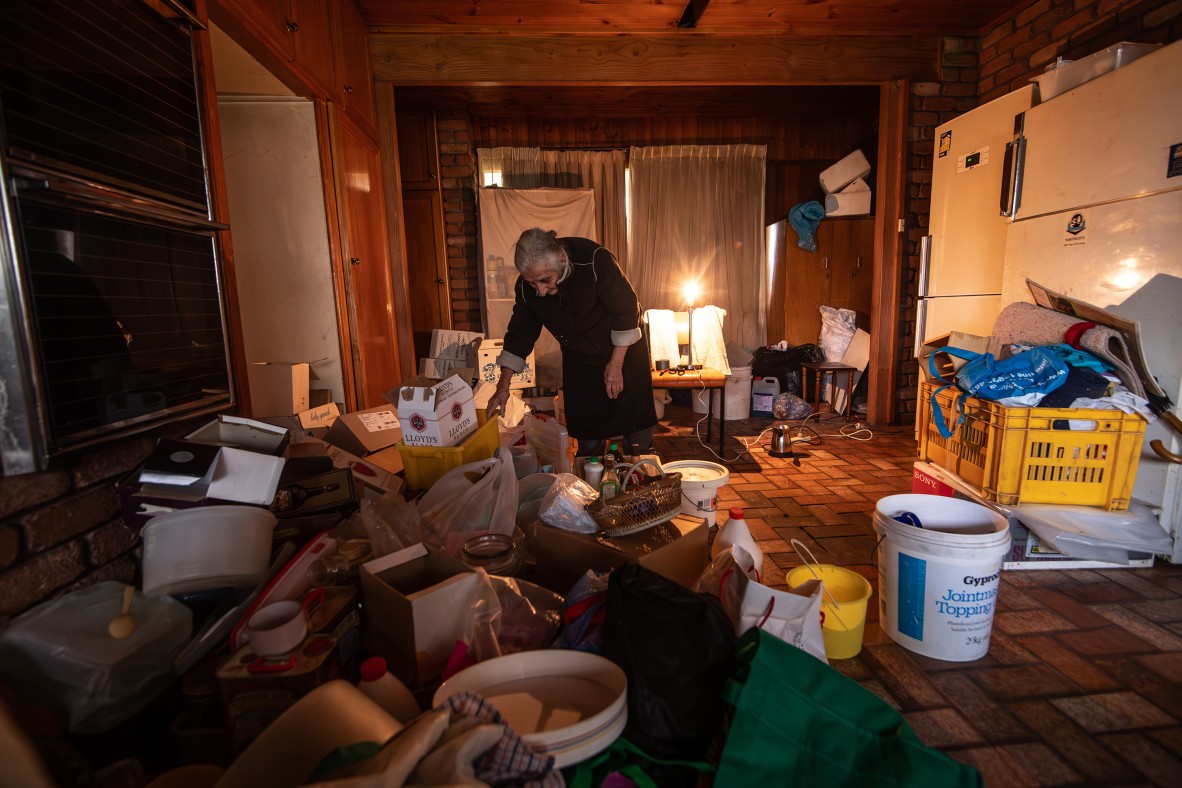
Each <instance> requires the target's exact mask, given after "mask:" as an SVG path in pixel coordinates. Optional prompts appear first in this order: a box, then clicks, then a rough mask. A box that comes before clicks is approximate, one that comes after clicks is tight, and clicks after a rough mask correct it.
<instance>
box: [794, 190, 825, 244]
mask: <svg viewBox="0 0 1182 788" xmlns="http://www.w3.org/2000/svg"><path fill="white" fill-rule="evenodd" d="M824 218H825V206H823V205H821V203H819V202H817V201H816V200H809V201H808V202H801V203H797V204H796V205H794V206H792V210H790V211H788V224H790V225H792V229H793V230H795V231H796V234H797V235H798V236H800V240H799V241H797V242H796V245H797V246H799V247H800V248H801V249H807V250H808V251H810V252H815V251H817V225H819V224H820V223H821V220H822V219H824Z"/></svg>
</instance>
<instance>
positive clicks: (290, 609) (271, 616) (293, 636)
mask: <svg viewBox="0 0 1182 788" xmlns="http://www.w3.org/2000/svg"><path fill="white" fill-rule="evenodd" d="M317 591H319V592H320V593H319V594H317V593H316V592H315V591H314V592H313V593H311V594H309V595H308V596H307V598H305V599H304V601H303V602H296V601H294V600H286V601H283V602H272V603H271V604H269V605H263V606H262V607H260V608H259V609H258V610H256V611H255V612H254V613H253V614H252V615H251V617H250V618H249V619H247V621H246V637H247V639H248V640H250V650H251V651H253V652H254V653H255V655H256V656H259V657H276V656H279V655H280V654H286V653H287V652H289V651H292V650H294V649H296V648H298V647H299V645H300V644H301V643H303V642H304V638H305V637H307V635H308V611H309V609H311V608H312V607H314V606H315V605H316V604H317V603H318V602H319V601H323V597H324V593H323V589H317Z"/></svg>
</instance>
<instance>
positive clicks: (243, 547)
mask: <svg viewBox="0 0 1182 788" xmlns="http://www.w3.org/2000/svg"><path fill="white" fill-rule="evenodd" d="M275 522H276V520H275V515H273V514H271V512H269V511H267V510H266V509H260V508H259V507H256V506H198V507H197V508H195V509H182V510H180V511H175V512H168V513H167V514H158V515H156V516H155V517H153V518H152V519H151V520H149V521H148V524H147V525H145V526H144V528H143V531H142V532H141V535H142V536H143V540H144V593H145V594H180V593H185V592H188V591H203V590H205V589H209V588H247V587H249V586H252V585H255V584H256V583H258V582H259V581H261V580H262V579H263V576H264V575H265V574H266V573H267V566H268V565H269V563H270V560H271V532H272V531H273V530H274V529H275Z"/></svg>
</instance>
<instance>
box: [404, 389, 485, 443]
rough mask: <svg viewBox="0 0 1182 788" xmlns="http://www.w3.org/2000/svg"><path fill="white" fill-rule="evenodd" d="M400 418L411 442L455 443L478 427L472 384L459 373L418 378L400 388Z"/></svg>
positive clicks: (406, 440) (407, 440) (406, 437)
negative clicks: (438, 378)
mask: <svg viewBox="0 0 1182 788" xmlns="http://www.w3.org/2000/svg"><path fill="white" fill-rule="evenodd" d="M397 399H398V403H397V408H398V421H399V422H400V423H401V425H402V442H403V443H405V444H406V445H407V446H455V445H456V444H458V443H459V442H460V441H462V440H463V439H464V438H466V437H468V436H469V435H470V434H472V433H473V432H475V431H476V428H477V426H479V425H478V423H477V421H476V404H475V403H474V402H473V401H472V388H471V387H470V386H469V385H468V384H467V383H465V382H464V380H463V379H462V378H460V376H459V375H451V376H450V377H447V378H445V379H444V380H442V381H440V382H438V383H432V382H431V381H422V380H414V381H411V383H410V384H408V385H405V386H403V387H402V388H400V389H399V390H398V395H397Z"/></svg>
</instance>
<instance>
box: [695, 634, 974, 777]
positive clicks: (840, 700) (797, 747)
mask: <svg viewBox="0 0 1182 788" xmlns="http://www.w3.org/2000/svg"><path fill="white" fill-rule="evenodd" d="M725 696H726V702H727V704H728V711H729V712H730V713H731V720H730V727H729V729H728V731H727V737H726V743H725V745H724V746H723V750H722V755H721V757H720V759H719V764H718V772H717V776H716V777H715V781H714V784H715V786H718V787H719V788H728V787H729V786H746V785H758V786H760V788H765V787H766V786H774V785H784V786H788V785H791V786H802V785H807V786H813V788H828V786H851V787H852V786H857V787H858V788H868V787H869V788H875V787H878V786H882V787H883V788H885V787H886V786H916V788H929V786H941V788H944V787H945V786H963V787H964V788H980V787H981V786H982V785H983V784H984V783H983V781H982V780H981V775H980V774H979V773H978V772H977V770H976V769H974V768H972V767H971V766H966V765H964V764H961V763H957V762H956V761H954V760H952V759H951V758H949V757H948V756H947V755H944V754H943V753H941V752H939V751H937V750H933V749H932V748H930V747H928V746H926V745H924V744H923V743H921V742H920V741H919V739H918V738H917V737H916V735H915V732H914V731H912V730H911V726H909V725H908V724H907V723H906V721H904V719H903V717H902V716H901V715H900V714H899V713H898V712H897V711H895V710H894V709H893V708H892V707H891V706H889V705H888V704H887V703H886V702H885V701H883V700H882V699H881V698H879V697H878V696H877V695H875V694H874V693H873V692H871V691H870V690H868V689H866V688H865V687H863V686H862V685H860V684H858V683H857V682H856V681H854V680H853V679H850V678H847V677H846V676H843V675H842V674H841V673H839V672H837V671H836V670H834V669H833V668H831V667H829V666H828V665H826V664H825V663H823V662H821V661H820V660H818V659H816V658H814V657H811V656H809V655H808V654H806V653H804V652H803V651H801V650H799V649H797V648H794V647H793V646H790V645H789V644H787V643H785V642H784V641H782V640H779V639H778V638H775V637H773V636H771V635H768V634H767V633H766V632H764V631H762V630H761V629H758V628H754V629H750V630H748V631H747V632H746V633H745V634H744V635H743V636H742V637H741V638H740V639H739V642H738V643H737V644H736V646H735V670H734V673H732V675H731V680H730V682H728V684H727V687H726V690H725Z"/></svg>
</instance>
